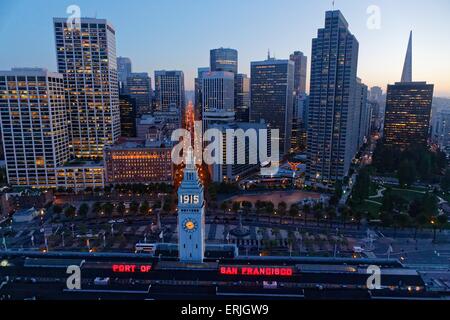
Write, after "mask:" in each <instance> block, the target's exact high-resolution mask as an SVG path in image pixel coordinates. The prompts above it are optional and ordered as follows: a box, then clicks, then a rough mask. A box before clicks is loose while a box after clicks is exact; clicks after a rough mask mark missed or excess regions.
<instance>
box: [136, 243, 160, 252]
mask: <svg viewBox="0 0 450 320" xmlns="http://www.w3.org/2000/svg"><path fill="white" fill-rule="evenodd" d="M156 248H157V245H156V244H154V243H136V246H135V253H147V254H151V255H154V254H155V252H156Z"/></svg>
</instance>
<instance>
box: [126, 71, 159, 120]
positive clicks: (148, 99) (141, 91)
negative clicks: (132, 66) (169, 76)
mask: <svg viewBox="0 0 450 320" xmlns="http://www.w3.org/2000/svg"><path fill="white" fill-rule="evenodd" d="M126 88H127V90H126V91H127V94H128V95H129V96H130V97H131V98H133V99H135V101H136V112H137V114H138V115H141V114H144V113H150V112H151V111H152V110H151V106H152V96H153V90H152V80H151V78H150V77H149V76H148V73H147V72H141V73H131V74H130V75H129V76H128V78H127V85H126Z"/></svg>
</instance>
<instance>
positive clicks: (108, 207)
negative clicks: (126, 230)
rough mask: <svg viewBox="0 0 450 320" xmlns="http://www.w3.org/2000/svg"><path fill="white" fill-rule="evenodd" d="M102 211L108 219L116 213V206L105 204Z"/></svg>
mask: <svg viewBox="0 0 450 320" xmlns="http://www.w3.org/2000/svg"><path fill="white" fill-rule="evenodd" d="M102 211H103V213H104V214H105V215H107V216H108V217H111V216H112V214H113V212H114V206H113V205H112V203H110V202H107V203H105V204H103V206H102Z"/></svg>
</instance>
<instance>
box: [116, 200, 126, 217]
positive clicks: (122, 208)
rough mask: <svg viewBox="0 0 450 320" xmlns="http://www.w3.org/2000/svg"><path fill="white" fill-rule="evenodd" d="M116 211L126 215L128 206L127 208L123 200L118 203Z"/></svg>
mask: <svg viewBox="0 0 450 320" xmlns="http://www.w3.org/2000/svg"><path fill="white" fill-rule="evenodd" d="M116 212H117V213H118V214H119V215H120V216H122V217H123V216H125V212H126V208H125V204H124V203H123V202H119V203H118V204H117V207H116Z"/></svg>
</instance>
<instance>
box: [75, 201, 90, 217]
mask: <svg viewBox="0 0 450 320" xmlns="http://www.w3.org/2000/svg"><path fill="white" fill-rule="evenodd" d="M88 212H89V205H88V204H87V203H83V204H82V205H81V206H80V208H78V214H79V215H80V217H86V216H87V214H88Z"/></svg>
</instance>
